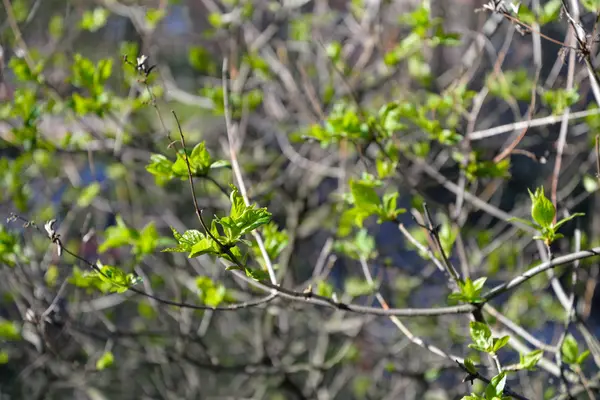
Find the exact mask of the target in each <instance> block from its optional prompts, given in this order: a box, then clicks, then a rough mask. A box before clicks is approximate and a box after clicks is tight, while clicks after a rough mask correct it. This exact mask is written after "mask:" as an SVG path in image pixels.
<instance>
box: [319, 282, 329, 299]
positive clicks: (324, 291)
mask: <svg viewBox="0 0 600 400" xmlns="http://www.w3.org/2000/svg"><path fill="white" fill-rule="evenodd" d="M317 294H318V295H319V296H323V297H331V296H333V286H332V285H331V284H330V283H328V282H326V281H319V282H317Z"/></svg>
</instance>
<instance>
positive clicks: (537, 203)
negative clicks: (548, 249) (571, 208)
mask: <svg viewBox="0 0 600 400" xmlns="http://www.w3.org/2000/svg"><path fill="white" fill-rule="evenodd" d="M529 196H530V197H531V218H532V219H533V220H534V221H535V222H536V223H537V224H538V225H540V226H541V227H542V228H549V227H550V226H551V225H552V223H553V222H554V216H555V215H556V209H555V208H554V204H552V202H551V201H550V200H549V199H548V198H547V197H546V196H545V195H544V188H543V187H539V188H537V189H536V191H535V193H531V191H529Z"/></svg>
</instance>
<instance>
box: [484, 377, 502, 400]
mask: <svg viewBox="0 0 600 400" xmlns="http://www.w3.org/2000/svg"><path fill="white" fill-rule="evenodd" d="M505 386H506V372H501V373H499V374H498V375H496V376H495V377H493V378H492V379H491V381H490V383H489V384H488V385H487V387H486V388H485V398H486V399H490V400H491V399H495V398H496V397H497V398H499V399H502V393H504V387H505Z"/></svg>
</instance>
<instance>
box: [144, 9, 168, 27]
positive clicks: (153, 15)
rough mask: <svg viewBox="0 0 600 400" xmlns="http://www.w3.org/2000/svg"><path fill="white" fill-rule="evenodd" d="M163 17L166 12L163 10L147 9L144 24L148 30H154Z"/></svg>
mask: <svg viewBox="0 0 600 400" xmlns="http://www.w3.org/2000/svg"><path fill="white" fill-rule="evenodd" d="M165 16H166V12H165V9H164V8H149V9H147V10H146V23H147V24H148V26H149V27H150V28H152V29H154V28H156V26H157V25H158V24H159V23H160V21H162V20H163V18H164V17H165Z"/></svg>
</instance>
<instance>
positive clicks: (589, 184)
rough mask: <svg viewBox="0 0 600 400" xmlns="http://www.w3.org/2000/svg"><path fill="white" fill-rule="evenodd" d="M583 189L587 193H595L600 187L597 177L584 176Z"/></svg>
mask: <svg viewBox="0 0 600 400" xmlns="http://www.w3.org/2000/svg"><path fill="white" fill-rule="evenodd" d="M583 187H584V189H585V191H586V192H588V193H593V192H595V191H596V190H598V188H599V187H600V182H599V181H598V178H596V177H595V176H591V175H588V174H586V175H584V176H583Z"/></svg>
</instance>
